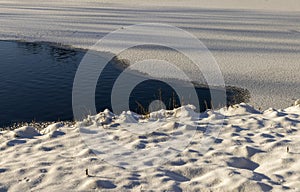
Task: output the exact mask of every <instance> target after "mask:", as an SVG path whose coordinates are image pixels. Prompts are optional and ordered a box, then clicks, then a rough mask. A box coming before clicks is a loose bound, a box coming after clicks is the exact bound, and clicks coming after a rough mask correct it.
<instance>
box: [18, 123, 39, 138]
mask: <svg viewBox="0 0 300 192" xmlns="http://www.w3.org/2000/svg"><path fill="white" fill-rule="evenodd" d="M14 132H15V137H20V138H29V139H32V138H34V137H35V136H40V135H41V134H40V133H39V132H38V131H37V130H36V129H35V128H34V127H30V126H24V127H21V128H18V129H15V130H14Z"/></svg>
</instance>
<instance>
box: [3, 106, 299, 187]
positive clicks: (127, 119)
mask: <svg viewBox="0 0 300 192" xmlns="http://www.w3.org/2000/svg"><path fill="white" fill-rule="evenodd" d="M192 109H193V107H191V106H183V107H181V108H179V109H174V110H172V111H166V110H161V111H159V112H153V113H152V114H150V115H149V118H142V117H141V116H139V115H136V114H134V113H132V112H124V113H123V114H121V115H119V116H117V115H114V114H112V113H110V112H109V111H108V110H106V111H104V112H102V113H99V114H97V115H95V116H91V117H89V118H87V119H85V120H83V121H82V122H78V123H77V125H75V126H73V127H67V126H62V125H61V124H53V125H49V127H47V128H46V129H45V130H44V131H41V134H40V133H39V132H38V131H37V130H35V129H34V128H32V127H22V128H20V129H17V130H14V131H2V132H0V141H1V142H0V159H1V161H0V178H1V180H0V191H6V190H8V191H49V190H50V191H57V190H59V191H90V190H99V191H103V190H104V191H109V190H110V191H142V190H146V191H147V190H154V191H181V190H182V191H270V190H272V191H283V190H286V191H299V190H300V158H299V157H300V147H299V146H300V132H299V130H300V105H297V106H293V107H289V108H287V109H285V110H276V109H273V108H270V109H268V110H265V111H259V110H257V109H254V108H253V107H252V106H250V105H248V104H244V103H241V104H239V105H234V106H232V107H229V108H223V109H220V110H219V111H206V112H205V113H202V114H200V117H201V118H200V119H198V120H195V119H193V117H194V116H195V112H193V110H192ZM219 115H224V116H225V120H224V125H223V128H222V129H221V132H220V134H219V136H218V137H217V138H216V139H215V140H214V143H213V144H212V145H211V146H210V148H209V150H208V151H207V152H205V153H200V151H199V149H200V148H199V147H200V146H202V145H203V137H204V130H205V128H206V127H207V124H213V125H214V124H218V122H219V118H218V116H219ZM132 117H134V119H135V120H132ZM178 118H180V119H181V120H184V121H182V122H181V123H180V124H185V125H192V124H194V125H197V129H198V132H197V133H196V134H195V135H194V137H193V138H192V141H191V142H190V145H189V146H187V148H185V149H183V150H182V152H181V153H179V155H178V156H176V157H173V158H170V160H169V161H167V162H165V163H164V164H161V165H160V164H158V165H159V166H156V163H155V162H154V161H153V163H154V164H153V167H150V168H148V169H144V170H136V171H130V169H124V168H121V167H118V166H113V165H112V164H113V163H112V162H106V161H103V160H102V157H103V153H99V154H98V155H95V154H94V153H93V151H92V150H91V148H88V147H87V143H86V140H85V141H84V140H83V137H82V135H81V134H80V133H79V130H80V128H85V129H87V130H90V134H91V135H94V134H96V132H97V130H96V129H94V130H92V123H90V122H94V123H99V124H101V125H102V126H103V128H104V129H105V130H106V131H107V132H109V135H110V136H114V137H112V138H118V139H117V140H116V141H117V142H120V143H121V145H120V148H121V146H122V147H126V148H127V149H128V150H131V151H134V152H137V153H138V152H141V153H142V152H143V151H148V150H151V149H155V151H156V152H158V153H159V152H162V151H163V150H164V149H163V148H161V149H160V147H161V146H164V144H165V143H167V142H169V141H170V138H171V137H170V133H172V132H173V133H175V132H176V133H178V134H177V135H180V132H182V131H183V130H182V128H184V126H180V125H178V123H175V122H177V121H178ZM154 119H155V120H154ZM172 122H173V123H172ZM141 123H142V124H143V127H153V126H154V125H156V128H157V130H155V133H156V134H149V133H146V132H145V133H139V134H138V135H137V134H135V133H134V134H133V132H132V131H128V130H130V129H133V128H134V127H135V126H136V125H137V126H138V128H141V126H140V124H141ZM99 129H100V128H99ZM99 129H98V130H99ZM126 130H127V131H126ZM94 131H96V132H95V133H94V134H93V132H94ZM21 132H22V133H23V136H24V137H23V136H22V135H20V133H21ZM153 133H154V132H153ZM181 134H184V133H181ZM53 135H55V136H54V137H53ZM99 141H100V142H101V144H100V146H101V151H102V152H103V151H105V152H107V153H114V152H115V151H109V149H112V147H111V145H110V144H109V143H106V142H105V141H104V140H99ZM169 147H176V146H174V145H170V146H169ZM116 150H119V149H116ZM120 152H121V151H120ZM125 156H126V154H124V159H125ZM164 157H165V156H159V158H162V159H163V158H164ZM124 159H122V157H121V159H119V160H124ZM86 169H87V171H88V176H87V175H86Z"/></svg>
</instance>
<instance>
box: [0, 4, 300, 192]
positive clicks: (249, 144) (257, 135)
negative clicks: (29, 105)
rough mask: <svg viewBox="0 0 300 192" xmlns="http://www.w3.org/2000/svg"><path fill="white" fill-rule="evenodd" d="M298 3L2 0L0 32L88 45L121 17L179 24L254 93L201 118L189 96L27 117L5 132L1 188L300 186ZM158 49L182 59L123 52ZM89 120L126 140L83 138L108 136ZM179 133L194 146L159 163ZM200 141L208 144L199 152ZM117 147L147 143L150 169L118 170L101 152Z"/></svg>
mask: <svg viewBox="0 0 300 192" xmlns="http://www.w3.org/2000/svg"><path fill="white" fill-rule="evenodd" d="M299 11H300V3H299V2H297V0H287V1H281V0H272V1H260V0H253V1H243V0H227V1H223V2H222V3H220V1H217V0H211V1H204V0H191V1H179V0H174V1H164V2H161V1H158V0H148V1H146V2H141V1H137V0H109V1H108V0H107V1H106V0H86V1H82V0H73V1H71V0H53V1H44V0H35V1H33V0H24V1H21V0H15V1H14V0H0V25H1V27H0V39H3V40H25V41H47V42H56V43H61V44H63V45H71V46H74V47H79V48H89V47H90V46H92V45H93V44H94V43H96V42H97V41H98V40H99V39H100V38H101V37H103V36H105V35H106V34H108V33H110V32H112V31H114V30H116V29H120V28H122V27H126V26H128V25H133V24H139V23H148V22H151V23H165V24H169V25H174V26H176V27H179V28H182V29H184V30H186V31H188V32H190V33H192V34H194V35H195V36H196V37H197V38H199V39H200V40H201V41H202V42H204V43H205V45H206V46H207V47H208V48H209V49H210V50H211V52H212V54H213V56H214V57H215V59H216V61H217V62H218V64H219V66H220V69H221V71H222V73H223V75H224V79H225V82H226V84H227V85H235V86H239V87H243V88H247V89H248V90H249V91H250V92H251V95H252V98H251V104H252V105H254V106H255V108H256V109H255V108H254V107H252V106H250V105H248V104H244V103H242V104H238V105H235V106H231V107H229V108H223V109H220V110H218V111H206V112H205V113H202V114H200V115H199V117H200V119H198V118H195V113H193V110H192V109H193V108H192V107H191V106H184V107H182V108H180V109H174V110H172V111H164V110H162V111H160V112H153V113H151V114H150V115H149V116H148V117H146V118H145V117H141V116H138V115H135V114H133V113H131V112H127V113H123V114H121V115H114V114H111V113H109V112H108V111H104V112H103V113H100V114H98V115H96V116H92V117H89V118H88V119H86V120H84V121H82V122H77V124H76V125H75V126H64V125H62V124H59V123H57V124H52V125H50V126H48V127H47V128H46V129H44V130H37V129H36V128H35V127H28V126H27V127H26V126H25V127H21V128H19V129H16V130H13V131H1V132H0V192H2V191H76V190H77V191H89V190H99V191H105V190H109V189H110V190H112V191H134V190H135V191H143V190H144V191H149V190H153V191H270V190H272V191H283V190H287V191H295V192H296V191H300V182H299V181H300V168H299V167H300V160H299V159H300V158H299V155H300V147H299V146H300V132H299V130H300V105H299V104H300V101H298V102H296V103H295V106H292V107H289V108H287V107H288V106H290V105H291V104H292V103H293V102H294V101H295V99H297V98H299V96H300V89H299V85H300V76H299V71H300V65H299V61H300V55H299V51H300V22H299V21H300V13H299ZM156 54H165V55H168V56H169V57H170V56H171V57H170V58H173V60H172V59H171V60H172V62H178V63H181V62H182V60H180V59H178V57H177V55H173V54H174V53H173V52H171V51H169V52H168V51H167V52H164V53H160V52H157V50H151V49H150V50H146V51H140V50H138V49H133V50H129V51H128V52H126V53H123V54H121V55H120V56H121V57H124V58H127V57H129V59H130V60H132V61H135V60H139V59H147V58H148V57H147V55H152V56H154V57H156V56H157V55H156ZM162 56H164V55H162ZM187 70H188V69H187ZM191 71H193V70H192V69H191ZM259 107H262V108H263V109H266V110H265V111H259V110H257V109H258V108H259ZM269 107H273V108H282V109H284V110H276V109H273V108H270V109H268V108H269ZM196 116H197V115H196ZM220 117H221V118H220ZM222 117H224V119H223V118H222ZM94 125H99V126H101V128H104V129H105V131H106V132H107V133H108V135H106V136H107V137H108V138H110V139H112V140H114V141H115V142H119V143H120V144H121V146H122V147H123V148H121V147H120V148H117V147H115V146H114V147H115V148H112V145H111V142H109V141H107V142H106V140H97V142H100V145H96V146H93V140H89V138H91V139H95V138H96V139H97V138H101V137H100V136H102V138H103V135H101V133H99V130H100V129H95V127H93V126H94ZM220 125H223V127H222V128H221V129H220V134H219V135H218V136H217V138H212V136H216V135H210V134H209V133H210V132H209V131H210V130H209V129H207V128H208V127H210V128H214V127H217V128H218V127H220ZM195 127H196V128H197V132H196V134H195V135H194V136H193V137H191V135H190V131H193V128H195ZM139 128H143V130H140V129H139ZM145 128H151V129H150V131H149V130H147V129H145ZM101 130H102V129H101ZM137 130H139V132H138V134H136V133H135V134H132V133H134V132H137ZM151 131H152V132H151ZM153 131H154V132H153ZM194 131H195V130H194ZM212 133H219V131H217V132H212ZM89 135H90V137H89ZM86 136H87V137H86ZM181 136H184V137H188V138H190V139H191V143H190V145H188V146H187V148H184V149H183V148H179V152H180V151H181V150H182V152H180V153H179V155H178V156H175V157H172V158H170V159H169V160H170V161H167V162H166V163H164V164H161V162H157V160H164V159H163V158H165V157H166V156H167V157H169V156H168V155H170V154H172V153H169V151H164V150H165V149H171V148H172V150H173V151H176V148H178V146H177V145H172V144H174V143H172V142H174V141H177V142H179V144H182V146H185V145H184V144H186V140H180V139H178V140H174V138H175V139H176V138H177V137H178V138H180V137H181ZM205 138H206V139H208V140H209V141H214V143H213V144H211V143H209V142H208V143H207V142H205V141H206V140H203V139H205ZM172 139H173V140H172ZM88 141H92V143H90V142H88ZM168 142H171V145H169V144H168ZM181 142H182V143H181ZM96 144H99V143H96ZM177 144H178V143H177ZM170 146H171V147H170ZM179 146H180V145H179ZM203 146H208V151H205V150H200V149H202V148H203ZM95 147H96V150H95ZM97 147H100V149H98V148H97ZM174 148H175V150H174ZM91 149H94V151H92V150H91ZM111 149H116V150H117V151H114V150H111ZM122 149H125V150H126V149H128V150H131V151H133V152H134V153H137V154H138V153H141V154H144V155H145V156H147V155H148V154H152V153H148V152H149V151H150V152H151V151H152V152H154V155H153V156H150V157H153V159H151V158H148V159H146V160H149V161H146V162H145V161H143V159H142V160H141V161H140V159H139V157H142V156H137V157H138V158H137V159H135V160H136V163H138V164H139V163H142V165H143V163H144V165H147V166H150V167H151V165H153V167H152V168H148V169H141V170H135V171H129V170H127V169H124V168H122V167H126V166H128V164H122V161H123V160H124V161H125V162H126V159H122V158H120V159H112V160H113V161H108V160H109V157H107V156H106V155H105V154H108V155H111V154H114V153H116V152H118V150H120V152H123V154H122V155H123V157H124V158H126V157H127V156H128V154H129V157H130V155H131V153H125V152H126V151H122ZM93 152H96V153H98V155H95V154H94V153H93ZM103 152H105V153H103ZM156 152H157V154H156V155H155V153H156ZM160 153H162V154H163V155H160ZM115 155H118V154H115ZM159 155H160V156H159ZM120 157H122V156H120ZM132 157H133V156H132ZM155 157H161V159H160V158H158V159H157V158H155ZM103 159H105V160H106V161H107V162H106V161H104V160H103ZM167 159H168V158H167ZM127 160H128V159H127ZM144 160H145V159H144ZM133 162H134V161H133ZM118 163H121V164H118ZM112 164H114V165H116V164H117V165H119V167H118V166H114V165H112ZM142 165H139V166H140V167H141V166H142ZM158 165H159V166H158ZM120 166H121V167H120ZM86 172H88V175H86Z"/></svg>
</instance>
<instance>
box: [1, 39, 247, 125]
mask: <svg viewBox="0 0 300 192" xmlns="http://www.w3.org/2000/svg"><path fill="white" fill-rule="evenodd" d="M84 54H85V51H83V50H76V49H68V48H60V47H57V46H54V45H49V44H46V43H24V42H8V41H0V65H1V69H0V110H1V111H0V127H5V126H10V125H12V124H14V123H20V122H32V121H36V122H39V121H58V120H60V121H61V120H73V112H72V86H73V80H74V77H75V73H76V70H77V67H78V65H79V63H80V61H81V59H82V58H83V56H84ZM121 72H122V70H121V69H120V68H116V67H115V65H114V61H112V62H111V65H107V67H106V68H105V70H104V72H102V74H101V76H100V78H99V79H101V86H100V85H98V86H97V89H96V98H95V100H96V105H97V106H96V107H97V111H102V110H104V109H106V108H108V109H111V102H110V96H111V87H112V85H113V84H114V81H115V79H116V78H117V77H118V75H119V74H120V73H121ZM197 94H198V95H199V98H201V99H200V100H199V101H200V105H201V107H200V108H201V109H199V110H204V109H205V108H207V107H211V106H210V92H209V90H208V89H207V88H197ZM227 95H228V104H233V103H239V102H242V101H244V100H246V99H247V96H245V95H247V94H245V91H244V90H241V89H228V90H227ZM157 99H162V100H163V102H164V103H165V105H166V107H167V108H168V109H171V108H172V107H174V106H176V107H177V106H179V105H180V100H179V98H178V97H177V95H174V90H173V89H172V88H171V87H169V86H168V85H167V84H165V83H163V82H161V81H155V80H149V81H145V82H143V83H141V84H139V85H138V86H136V87H135V88H134V90H133V91H132V93H131V97H130V101H129V104H130V109H131V110H133V111H136V112H139V113H143V112H145V109H148V105H149V104H150V103H151V102H152V101H153V100H157ZM140 105H142V106H143V107H141V106H140Z"/></svg>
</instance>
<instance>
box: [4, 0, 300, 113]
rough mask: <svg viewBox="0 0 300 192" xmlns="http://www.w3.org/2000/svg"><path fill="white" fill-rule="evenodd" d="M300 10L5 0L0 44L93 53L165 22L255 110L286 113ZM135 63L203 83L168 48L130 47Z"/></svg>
mask: <svg viewBox="0 0 300 192" xmlns="http://www.w3.org/2000/svg"><path fill="white" fill-rule="evenodd" d="M299 11H300V5H299V3H298V2H297V0H288V1H280V0H272V1H260V0H255V1H238V0H228V1H226V2H225V1H224V2H222V3H220V1H217V0H212V1H205V0H200V1H198V0H197V1H195V0H191V1H189V3H186V2H185V1H179V0H174V1H166V2H161V1H158V0H151V1H146V2H144V1H143V2H141V1H129V0H128V1H120V0H112V1H105V0H100V1H98V0H97V1H94V0H89V1H79V0H75V1H69V0H65V1H49V2H45V1H42V0H39V1H33V0H26V1H7V0H0V13H1V14H0V23H1V28H0V39H3V40H4V39H6V40H8V39H10V40H11V39H15V40H25V41H47V42H56V43H60V44H64V45H71V46H73V47H79V48H90V47H91V46H92V45H93V44H95V43H96V42H97V41H98V40H99V39H100V38H102V37H104V36H105V35H107V34H108V33H110V32H112V31H115V30H117V29H121V28H122V27H127V26H130V25H133V24H140V23H164V24H169V25H173V26H176V27H179V28H181V29H183V30H186V31H188V32H189V33H191V34H193V35H195V36H196V37H197V38H199V39H200V40H201V41H202V42H203V43H204V44H205V45H206V46H207V47H208V48H209V50H210V51H211V52H212V54H213V56H214V58H215V59H216V61H217V63H218V64H219V66H220V69H221V72H222V73H223V75H224V79H225V82H226V84H227V85H235V86H238V87H243V88H247V89H248V90H249V91H250V92H251V96H252V98H251V102H250V103H251V104H252V105H253V106H255V107H257V108H262V109H267V108H269V107H276V108H286V107H288V106H290V105H291V104H292V103H293V102H294V100H295V99H296V98H298V97H299V93H300V90H299V89H298V87H299V82H300V76H299V74H298V72H299V70H300V65H299V63H298V62H299V57H300V55H299V54H298V53H299V47H300V46H299V41H300V38H299V37H300V25H299V20H300V17H299V16H300V14H299ZM119 56H120V57H121V58H125V59H126V58H127V59H128V60H129V61H131V62H132V63H134V62H135V61H140V60H146V59H153V58H166V60H167V61H169V62H173V63H177V64H178V65H180V64H181V65H182V68H185V69H186V70H187V71H189V72H190V73H193V72H194V74H195V75H196V76H197V77H199V81H201V80H203V77H202V76H201V74H199V71H194V68H192V66H191V65H190V63H189V62H188V61H186V58H184V57H182V56H180V55H178V54H176V53H174V52H173V51H170V50H164V51H161V50H160V51H157V50H155V49H146V50H139V49H130V50H128V51H125V52H124V53H123V54H121V55H119Z"/></svg>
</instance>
